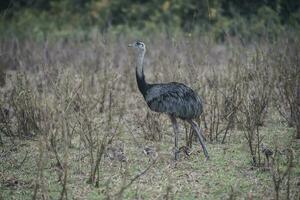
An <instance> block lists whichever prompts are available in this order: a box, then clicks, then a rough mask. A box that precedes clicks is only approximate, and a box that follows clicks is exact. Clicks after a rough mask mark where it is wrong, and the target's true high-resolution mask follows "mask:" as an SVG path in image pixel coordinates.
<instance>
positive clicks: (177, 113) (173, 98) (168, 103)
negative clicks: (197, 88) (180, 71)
mask: <svg viewBox="0 0 300 200" xmlns="http://www.w3.org/2000/svg"><path fill="white" fill-rule="evenodd" d="M145 100H146V102H147V104H148V106H149V108H150V109H151V110H153V111H155V112H162V113H166V114H169V115H172V116H174V117H178V118H180V119H184V120H185V119H195V118H198V117H199V116H200V115H201V113H202V102H201V100H200V97H199V96H198V95H197V94H196V93H195V92H194V91H193V90H192V89H191V88H189V87H187V86H186V85H184V84H182V83H176V82H172V83H165V84H151V85H150V88H149V89H148V90H147V92H146V95H145Z"/></svg>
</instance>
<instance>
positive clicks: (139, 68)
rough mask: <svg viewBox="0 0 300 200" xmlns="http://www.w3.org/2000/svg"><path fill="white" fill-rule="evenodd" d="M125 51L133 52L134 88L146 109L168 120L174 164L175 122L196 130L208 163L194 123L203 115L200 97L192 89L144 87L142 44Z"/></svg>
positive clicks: (162, 85) (173, 85) (173, 84)
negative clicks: (161, 114) (171, 129)
mask: <svg viewBox="0 0 300 200" xmlns="http://www.w3.org/2000/svg"><path fill="white" fill-rule="evenodd" d="M128 47H132V48H134V49H135V53H136V80H137V85H138V88H139V90H140V92H141V93H142V95H143V97H144V99H145V101H146V102H147V105H148V106H149V108H150V109H151V110H152V111H155V112H159V113H166V114H167V115H169V117H170V120H171V122H172V126H173V129H174V134H175V153H174V154H175V160H178V154H179V149H178V139H179V129H178V124H177V120H176V118H179V119H182V120H185V121H187V122H188V123H189V124H190V125H191V127H192V128H193V129H194V130H195V132H196V133H197V136H198V139H199V143H200V145H201V147H202V149H203V153H204V155H205V157H206V159H208V158H209V156H208V152H207V150H206V147H205V144H204V140H203V135H202V131H201V129H200V128H199V126H198V125H197V123H196V122H195V121H194V119H197V118H199V117H200V115H201V114H202V112H203V106H202V102H201V99H200V97H199V96H198V95H197V93H196V92H194V91H193V90H192V89H191V88H189V87H188V86H186V85H184V84H182V83H177V82H171V83H160V84H150V83H147V82H146V80H145V75H144V68H143V62H144V56H145V53H146V46H145V44H144V43H143V42H141V41H136V42H134V43H133V44H129V45H128Z"/></svg>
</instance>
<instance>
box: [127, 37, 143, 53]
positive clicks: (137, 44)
mask: <svg viewBox="0 0 300 200" xmlns="http://www.w3.org/2000/svg"><path fill="white" fill-rule="evenodd" d="M128 47H132V48H134V49H136V51H137V52H138V53H145V52H146V45H145V44H144V43H143V42H141V41H139V40H138V41H136V42H134V43H132V44H129V45H128Z"/></svg>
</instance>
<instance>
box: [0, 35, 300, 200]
mask: <svg viewBox="0 0 300 200" xmlns="http://www.w3.org/2000/svg"><path fill="white" fill-rule="evenodd" d="M132 41H134V39H133V38H130V37H128V36H126V35H125V36H109V35H102V34H100V33H98V32H92V33H91V34H90V35H88V36H85V37H83V36H76V37H75V36H74V37H70V38H64V37H53V38H51V37H49V38H47V39H42V40H39V41H37V40H32V39H25V40H18V39H12V40H3V41H1V52H0V53H1V55H2V58H1V63H0V64H1V70H2V71H1V72H0V73H3V74H4V73H5V75H4V76H3V75H2V76H0V78H1V77H5V79H4V78H2V82H4V81H5V84H2V85H3V86H2V88H0V89H1V99H0V103H1V104H0V105H1V107H0V109H1V117H0V128H1V129H0V134H1V135H0V136H1V146H0V150H1V151H0V159H1V162H0V184H1V185H0V199H275V198H276V195H275V194H276V191H275V188H274V183H279V185H280V188H279V190H278V195H279V196H278V197H277V198H279V199H287V198H290V199H299V198H300V193H299V191H300V190H299V188H300V164H299V163H300V159H299V153H300V143H299V139H298V140H297V139H295V135H296V128H295V127H297V125H296V124H295V123H296V122H297V120H296V119H294V118H293V117H291V118H292V119H290V118H289V117H290V113H289V112H290V110H289V109H288V108H290V105H294V104H292V103H290V104H289V103H287V102H291V101H287V99H292V101H293V100H295V101H296V102H297V98H295V96H293V94H294V93H293V92H294V91H297V90H299V87H298V86H299V84H300V83H299V80H298V78H299V73H295V71H293V70H296V72H299V60H300V59H299V55H300V54H299V52H300V51H299V50H300V49H299V46H300V45H299V44H300V43H299V39H298V38H293V39H286V38H285V39H284V38H283V39H281V40H278V42H276V43H271V42H268V41H265V40H264V41H258V42H257V43H253V44H251V45H243V44H242V43H241V42H240V41H239V40H237V39H235V38H228V39H227V40H226V42H225V43H223V44H217V43H215V42H213V41H212V40H211V39H210V38H209V37H198V36H193V35H188V36H184V35H182V36H176V37H175V36H174V37H173V38H170V37H168V36H166V35H164V34H161V35H155V36H151V37H145V39H144V42H145V43H146V45H147V53H146V57H145V73H146V79H147V80H148V82H152V83H154V82H155V83H157V82H170V81H177V82H183V83H185V84H187V85H189V86H190V87H191V88H193V89H194V90H195V91H197V92H198V93H199V94H200V96H201V97H202V99H203V101H204V109H205V112H204V116H205V120H204V119H201V120H200V119H199V121H201V127H202V128H203V129H205V136H206V144H207V148H208V151H209V154H210V160H208V161H205V158H204V155H203V153H202V150H201V148H200V147H199V145H198V144H197V143H196V141H195V140H194V139H193V138H192V141H193V143H192V144H193V145H192V146H191V147H190V149H191V153H190V155H189V156H187V155H185V154H184V153H183V152H181V154H180V159H179V161H174V158H173V146H174V142H173V140H174V138H173V130H172V126H171V123H170V121H169V119H168V117H167V116H165V115H163V114H160V115H159V114H154V113H152V112H151V111H150V110H149V109H148V108H147V105H146V103H145V102H144V100H143V98H142V95H141V94H140V93H139V92H138V89H137V86H136V81H135V63H134V61H135V59H134V54H133V53H132V52H131V51H130V50H128V49H127V44H128V43H130V42H132ZM3 55H5V56H3ZM297 70H298V71H297ZM286 77H289V78H287V79H285V78H286ZM285 80H289V81H290V82H289V81H285ZM291 82H293V84H294V85H289V84H290V83H291ZM295 84H296V86H295ZM297 84H298V85H297ZM282 85H284V86H285V87H283V86H282ZM287 86H289V88H291V90H289V91H292V92H291V93H288V94H289V96H288V97H291V98H286V96H285V95H282V94H286V93H283V92H282V91H285V90H283V89H282V88H287ZM296 93H297V92H296ZM296 97H297V96H296ZM298 98H299V97H298ZM228 99H230V101H229V103H228ZM296 105H297V103H296ZM254 108H255V109H254ZM292 108H293V109H294V110H295V109H296V110H297V107H296V108H295V107H292ZM228 109H229V111H228ZM249 113H250V114H249ZM251 113H252V114H251ZM296 113H297V112H296ZM230 116H232V117H230ZM204 121H205V124H206V126H207V127H206V128H204ZM289 122H292V124H289ZM180 131H181V135H180V146H189V145H190V143H189V140H188V139H187V138H188V137H187V136H188V135H190V134H191V133H190V130H189V127H188V126H187V124H185V123H184V122H182V121H180ZM251 134H252V135H251ZM224 135H226V136H225V137H224ZM250 135H251V136H252V139H250V140H251V142H252V148H254V153H253V154H251V151H250V149H249V148H250V146H249V136H250ZM223 139H224V140H223ZM222 140H223V141H222ZM262 142H263V143H265V144H267V145H268V146H269V147H270V148H271V149H272V150H273V152H274V155H273V157H274V159H271V161H270V163H269V166H268V163H267V162H264V159H263V158H264V155H263V154H261V153H259V152H260V144H261V143H262ZM147 147H149V148H151V149H153V152H154V153H153V154H150V155H145V153H144V149H145V148H147ZM253 156H254V157H256V159H257V160H256V161H257V163H253V158H252V157H253ZM276 166H278V168H277V167H276ZM289 166H290V167H289ZM280 178H282V181H278V180H280Z"/></svg>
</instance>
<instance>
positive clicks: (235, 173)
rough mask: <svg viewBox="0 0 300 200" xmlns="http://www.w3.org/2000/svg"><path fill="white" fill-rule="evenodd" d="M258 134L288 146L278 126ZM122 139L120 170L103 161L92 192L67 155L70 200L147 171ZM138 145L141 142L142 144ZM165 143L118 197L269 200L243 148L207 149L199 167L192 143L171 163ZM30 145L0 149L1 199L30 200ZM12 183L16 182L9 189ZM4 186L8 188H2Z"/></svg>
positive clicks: (267, 182) (263, 175) (53, 182)
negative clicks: (250, 199) (187, 154)
mask: <svg viewBox="0 0 300 200" xmlns="http://www.w3.org/2000/svg"><path fill="white" fill-rule="evenodd" d="M274 125H275V124H274ZM164 131H170V130H164ZM262 132H263V135H266V137H267V136H268V137H274V136H275V135H276V137H277V138H281V139H280V140H279V141H280V142H279V143H280V145H282V146H285V145H287V144H288V142H289V141H290V140H289V139H290V138H289V137H286V134H287V133H289V132H290V131H289V129H286V128H284V127H282V126H272V127H271V128H264V129H263V130H262ZM232 134H239V133H238V132H236V133H235V132H234V133H232ZM272 134H273V135H272ZM128 136H129V135H128V134H127V133H126V132H124V133H123V134H121V136H120V140H121V141H122V142H124V143H125V152H126V156H127V158H128V162H127V163H126V164H124V163H123V165H122V166H121V164H120V163H119V162H118V161H113V162H111V161H110V160H108V159H104V161H103V162H102V163H101V170H100V177H101V178H100V180H101V183H100V186H99V187H98V188H96V187H94V186H92V185H89V184H87V183H86V180H87V179H88V177H87V171H88V170H89V168H88V160H87V159H84V160H83V161H77V160H76V157H77V156H78V149H77V148H73V149H71V151H70V159H69V164H68V170H69V177H68V191H69V192H68V195H69V198H70V199H104V198H105V193H106V192H107V188H109V192H110V193H111V194H114V192H117V191H118V188H120V187H121V186H122V182H123V181H125V182H128V181H129V179H131V178H132V177H134V176H135V175H136V174H138V173H139V172H140V171H141V170H143V169H144V168H145V167H146V166H147V165H148V163H149V159H148V158H147V157H146V156H145V155H143V154H142V149H141V148H139V147H137V146H136V145H135V144H134V143H133V142H132V140H130V137H128ZM183 139H184V138H182V140H181V142H182V143H183V142H184V141H183ZM283 139H284V140H283ZM138 140H139V141H141V142H142V141H143V138H138ZM171 140H172V138H171V137H170V136H165V137H164V139H163V141H161V142H153V144H154V145H155V146H156V147H157V148H158V149H159V152H158V155H159V156H158V160H157V163H156V164H155V165H154V166H153V167H152V168H151V169H150V171H148V172H147V173H146V174H145V175H144V176H142V177H140V178H139V179H138V180H136V181H135V182H134V183H133V184H132V185H131V186H130V187H129V188H128V189H127V190H125V193H124V194H123V197H124V198H125V199H134V198H143V199H158V198H160V199H161V198H163V196H164V195H166V194H167V190H168V189H167V188H169V190H170V194H169V195H170V197H171V196H172V197H174V198H175V199H228V198H229V197H236V198H238V199H247V197H248V196H252V197H253V198H254V199H272V195H273V183H272V177H271V174H270V171H263V170H261V169H257V168H252V167H251V165H250V160H249V155H248V152H247V149H246V148H245V143H240V142H235V141H231V142H229V143H227V144H207V148H208V150H209V153H210V160H209V161H204V156H203V154H202V152H199V151H197V150H198V149H199V146H198V145H197V144H195V143H194V145H193V149H194V151H193V153H192V155H191V156H190V157H187V158H184V156H183V155H181V158H180V160H179V161H178V162H176V163H175V161H173V155H172V152H171V151H170V149H171V147H172V146H173V143H172V142H171ZM36 143H37V142H36V141H19V142H17V145H14V146H10V145H7V146H5V147H4V148H3V149H2V154H1V158H2V162H1V165H0V167H1V179H2V183H1V193H2V198H3V199H31V196H32V191H33V185H34V180H35V178H36V170H37V164H36V163H37V161H36V160H37V158H38V153H37V146H36ZM75 146H76V144H75ZM295 150H296V152H297V156H295V157H296V158H298V157H299V144H297V146H295ZM5 152H6V153H8V154H7V155H6V156H4V153H5ZM24 152H28V158H27V159H26V160H25V162H24V164H23V165H22V167H21V168H17V167H16V166H18V163H19V162H20V160H22V159H23V158H24ZM46 160H47V165H46V166H45V170H44V177H45V185H46V186H47V193H48V195H49V197H50V199H58V198H59V196H60V191H61V186H60V184H59V183H58V182H57V178H58V176H57V172H56V170H55V166H54V165H55V163H54V157H52V155H51V154H50V153H48V156H47V157H46ZM298 161H299V158H298ZM298 161H297V164H296V167H295V168H294V170H293V180H294V179H296V178H297V177H299V162H298ZM78 162H80V166H79V163H78ZM124 177H125V178H124ZM13 181H18V182H17V183H13ZM9 182H12V184H11V185H8V183H9Z"/></svg>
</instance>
